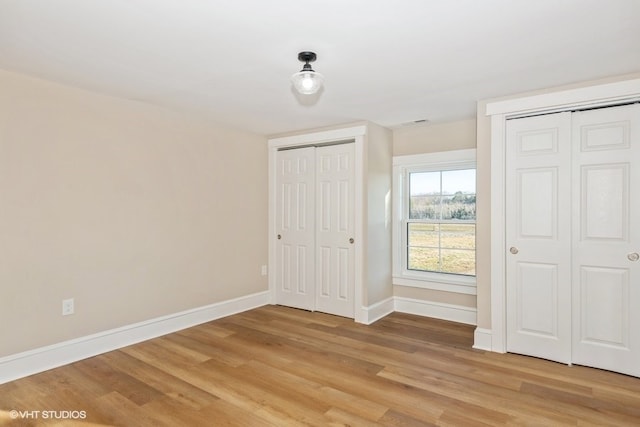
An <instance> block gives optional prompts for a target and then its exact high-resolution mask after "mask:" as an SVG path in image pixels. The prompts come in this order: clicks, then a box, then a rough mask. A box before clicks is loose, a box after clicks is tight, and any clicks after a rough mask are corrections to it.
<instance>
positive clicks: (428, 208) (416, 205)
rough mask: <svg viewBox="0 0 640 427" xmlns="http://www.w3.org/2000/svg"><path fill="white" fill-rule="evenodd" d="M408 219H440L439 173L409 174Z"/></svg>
mask: <svg viewBox="0 0 640 427" xmlns="http://www.w3.org/2000/svg"><path fill="white" fill-rule="evenodd" d="M409 218H410V219H439V218H440V172H417V173H410V174H409Z"/></svg>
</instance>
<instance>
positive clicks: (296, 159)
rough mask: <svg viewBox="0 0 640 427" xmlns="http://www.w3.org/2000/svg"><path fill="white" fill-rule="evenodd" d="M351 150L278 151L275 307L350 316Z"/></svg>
mask: <svg viewBox="0 0 640 427" xmlns="http://www.w3.org/2000/svg"><path fill="white" fill-rule="evenodd" d="M354 147H355V145H354V144H353V143H348V144H337V145H328V146H320V147H307V148H298V149H291V150H282V151H278V153H277V157H276V163H277V172H276V173H277V175H276V188H277V190H276V203H277V205H276V221H277V224H276V233H277V240H276V265H277V271H276V280H275V282H276V302H277V303H278V304H282V305H287V306H291V307H297V308H303V309H306V310H312V311H315V310H317V311H322V312H325V313H330V314H336V315H340V316H345V317H350V318H353V317H354V312H355V309H354V287H355V286H354V284H355V267H354V258H355V253H354V245H355V241H354V240H353V236H354V231H355V230H354V218H355V217H354V208H355V198H354V196H355V194H354V192H355V170H354V166H355V161H354V155H355V151H354Z"/></svg>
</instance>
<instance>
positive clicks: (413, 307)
mask: <svg viewBox="0 0 640 427" xmlns="http://www.w3.org/2000/svg"><path fill="white" fill-rule="evenodd" d="M394 300H395V311H399V312H401V313H409V314H417V315H419V316H426V317H434V318H436V319H443V320H451V321H453V322H459V323H465V324H468V325H475V324H476V309H475V308H472V307H465V306H463V305H453V304H444V303H439V302H432V301H424V300H418V299H413V298H404V297H395V298H394Z"/></svg>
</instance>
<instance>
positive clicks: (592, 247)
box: [572, 104, 640, 377]
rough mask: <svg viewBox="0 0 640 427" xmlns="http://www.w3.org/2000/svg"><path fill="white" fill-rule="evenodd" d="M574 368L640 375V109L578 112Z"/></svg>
mask: <svg viewBox="0 0 640 427" xmlns="http://www.w3.org/2000/svg"><path fill="white" fill-rule="evenodd" d="M572 133H573V172H572V173H573V185H574V191H573V211H574V212H576V213H578V212H579V214H576V217H575V218H574V221H573V284H574V286H573V302H574V303H573V327H574V334H573V363H576V364H580V365H587V366H595V367H598V368H603V369H609V370H612V371H617V372H622V373H625V374H630V375H634V376H637V377H640V261H639V260H638V258H639V257H640V255H638V254H639V253H640V105H638V104H634V105H628V106H623V107H615V108H603V109H598V110H591V111H582V112H578V113H575V114H573V132H572Z"/></svg>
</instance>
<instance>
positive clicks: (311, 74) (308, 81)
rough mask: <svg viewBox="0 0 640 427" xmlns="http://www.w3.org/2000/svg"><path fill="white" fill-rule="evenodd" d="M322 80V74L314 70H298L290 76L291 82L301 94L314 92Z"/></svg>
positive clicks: (320, 85) (319, 86)
mask: <svg viewBox="0 0 640 427" xmlns="http://www.w3.org/2000/svg"><path fill="white" fill-rule="evenodd" d="M322 82H324V76H323V75H322V74H320V73H316V72H315V71H300V72H299V73H295V74H294V75H293V76H291V83H293V86H294V87H295V88H296V90H297V91H298V92H300V93H301V94H303V95H312V94H314V93H316V92H317V91H318V90H319V89H320V88H321V87H322Z"/></svg>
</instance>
